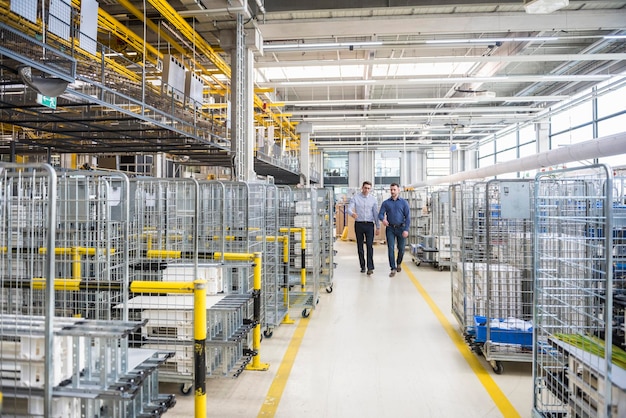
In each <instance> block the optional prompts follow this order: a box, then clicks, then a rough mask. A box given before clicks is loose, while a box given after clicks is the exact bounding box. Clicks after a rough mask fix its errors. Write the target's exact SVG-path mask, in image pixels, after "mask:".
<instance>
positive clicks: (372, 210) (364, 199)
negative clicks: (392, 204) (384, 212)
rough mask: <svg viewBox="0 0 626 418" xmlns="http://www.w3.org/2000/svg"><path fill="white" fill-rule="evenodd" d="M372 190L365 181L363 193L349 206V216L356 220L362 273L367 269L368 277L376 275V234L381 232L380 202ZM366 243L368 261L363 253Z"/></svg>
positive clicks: (355, 197)
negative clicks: (371, 193) (371, 192)
mask: <svg viewBox="0 0 626 418" xmlns="http://www.w3.org/2000/svg"><path fill="white" fill-rule="evenodd" d="M371 190H372V183H370V182H369V181H364V182H363V185H362V186H361V193H358V194H355V195H354V196H353V197H352V199H350V203H349V204H348V215H349V216H351V217H352V218H353V219H354V234H355V235H356V248H357V252H358V254H359V264H360V265H361V273H365V271H366V270H365V268H366V267H367V275H368V276H371V275H372V274H373V273H374V233H375V234H376V235H378V233H379V231H380V221H379V220H378V201H377V200H376V198H375V197H374V196H372V195H370V191H371ZM374 229H375V230H376V231H374ZM364 242H365V246H366V248H367V260H366V259H365V254H364V252H363V243H364Z"/></svg>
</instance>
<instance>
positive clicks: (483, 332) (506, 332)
mask: <svg viewBox="0 0 626 418" xmlns="http://www.w3.org/2000/svg"><path fill="white" fill-rule="evenodd" d="M499 320H500V322H503V321H504V319H499ZM474 323H475V325H476V339H475V341H476V342H478V343H484V342H486V341H487V317H484V316H475V317H474ZM490 331H491V333H490V339H489V341H490V342H492V343H501V344H516V345H521V346H528V347H532V345H533V331H532V329H530V330H528V331H523V330H519V329H506V328H495V327H493V326H492V327H491V329H490Z"/></svg>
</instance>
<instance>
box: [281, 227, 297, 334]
mask: <svg viewBox="0 0 626 418" xmlns="http://www.w3.org/2000/svg"><path fill="white" fill-rule="evenodd" d="M283 238H284V239H283V266H284V267H283V268H284V270H285V271H284V272H283V274H284V276H285V288H284V289H283V301H284V302H285V306H287V308H289V235H285V236H284V237H283ZM282 323H283V324H293V323H295V321H294V320H293V319H291V318H290V317H289V309H287V314H286V315H285V318H284V319H283V322H282Z"/></svg>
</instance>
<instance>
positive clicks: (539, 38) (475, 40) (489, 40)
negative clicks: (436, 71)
mask: <svg viewBox="0 0 626 418" xmlns="http://www.w3.org/2000/svg"><path fill="white" fill-rule="evenodd" d="M558 40H559V38H558V37H548V36H535V37H530V36H529V37H516V38H472V39H430V40H426V41H424V43H425V44H495V43H497V42H552V41H558Z"/></svg>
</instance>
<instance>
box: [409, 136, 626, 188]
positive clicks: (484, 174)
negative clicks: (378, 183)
mask: <svg viewBox="0 0 626 418" xmlns="http://www.w3.org/2000/svg"><path fill="white" fill-rule="evenodd" d="M618 154H626V132H621V133H617V134H614V135H608V136H605V137H602V138H597V139H593V140H591V141H585V142H581V143H579V144H574V145H570V146H567V147H563V148H558V149H555V150H550V151H545V152H540V153H538V154H534V155H529V156H528V157H523V158H519V159H516V160H512V161H506V162H502V163H498V164H494V165H491V166H489V167H481V168H477V169H475V170H469V171H463V172H460V173H455V174H451V175H449V176H444V177H439V178H436V179H433V180H428V181H425V182H418V183H414V184H412V185H410V186H409V187H422V186H433V185H437V184H444V183H447V184H452V183H457V182H460V181H463V180H470V179H482V178H488V177H493V176H497V175H499V174H505V173H512V172H515V171H526V170H534V169H539V168H542V167H551V166H555V165H558V164H566V163H570V162H572V161H583V160H588V159H594V158H600V157H610V156H612V155H618Z"/></svg>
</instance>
